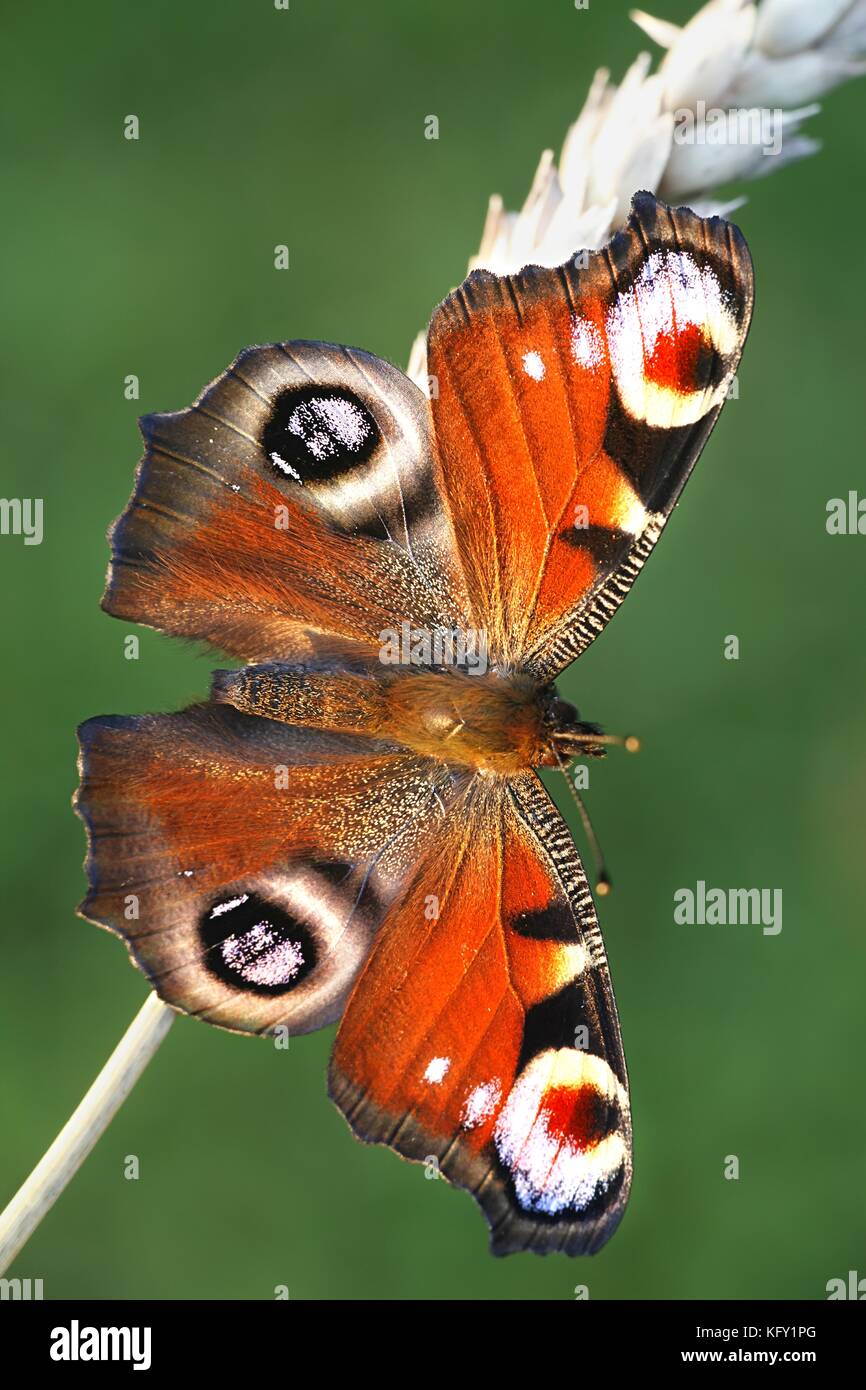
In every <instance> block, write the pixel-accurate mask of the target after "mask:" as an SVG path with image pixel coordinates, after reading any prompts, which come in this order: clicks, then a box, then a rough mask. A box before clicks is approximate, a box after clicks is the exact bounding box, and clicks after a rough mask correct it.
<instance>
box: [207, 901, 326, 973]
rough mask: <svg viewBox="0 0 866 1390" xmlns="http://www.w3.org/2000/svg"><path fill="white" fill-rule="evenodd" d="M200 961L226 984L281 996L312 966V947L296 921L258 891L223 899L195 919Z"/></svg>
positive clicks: (309, 934) (308, 934)
mask: <svg viewBox="0 0 866 1390" xmlns="http://www.w3.org/2000/svg"><path fill="white" fill-rule="evenodd" d="M199 934H200V937H201V942H202V946H203V947H204V952H205V955H204V960H205V963H206V965H207V968H208V969H209V970H210V971H211V973H212V974H214V975H217V976H218V977H219V978H220V979H221V980H223V981H224V982H225V983H226V984H229V985H233V986H235V987H236V988H239V989H248V990H252V991H253V992H254V993H256V994H285V993H287V992H288V991H289V990H292V989H296V988H297V986H298V985H300V984H301V983H302V982H303V981H304V980H305V979H306V978H307V977H308V976H309V975H310V974H311V973H312V971H313V970H314V969H315V967H316V963H317V960H318V951H317V948H316V943H315V939H314V937H313V933H312V932H311V931H310V928H309V927H308V926H307V925H306V923H304V922H303V921H301V919H300V918H299V917H297V916H295V915H293V914H292V913H290V912H287V911H286V910H285V908H283V907H280V906H279V905H278V904H277V903H275V902H269V901H268V900H267V899H266V898H263V897H260V896H259V894H258V893H253V892H244V893H238V894H237V895H235V896H233V897H230V898H223V899H221V900H220V901H218V902H216V903H214V905H213V906H212V907H211V908H210V910H209V911H206V912H205V913H204V914H203V916H202V918H201V920H200V923H199Z"/></svg>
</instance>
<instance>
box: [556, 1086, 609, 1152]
mask: <svg viewBox="0 0 866 1390" xmlns="http://www.w3.org/2000/svg"><path fill="white" fill-rule="evenodd" d="M541 1113H542V1115H543V1116H544V1119H545V1120H546V1122H547V1126H548V1128H549V1130H550V1132H551V1134H555V1135H556V1136H557V1137H558V1138H560V1139H561V1140H562V1141H563V1142H565V1141H570V1142H571V1143H572V1144H574V1146H575V1148H577V1149H581V1150H583V1149H590V1148H592V1147H593V1145H595V1144H598V1143H599V1142H600V1141H601V1140H602V1139H603V1138H604V1137H605V1135H606V1134H607V1133H608V1132H609V1130H610V1128H611V1104H610V1100H609V1099H608V1098H607V1097H605V1096H603V1095H602V1094H601V1092H600V1091H598V1090H597V1089H596V1087H595V1086H552V1087H550V1089H549V1090H547V1091H545V1093H544V1099H543V1101H542V1104H541Z"/></svg>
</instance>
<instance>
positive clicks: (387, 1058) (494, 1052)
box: [330, 773, 631, 1255]
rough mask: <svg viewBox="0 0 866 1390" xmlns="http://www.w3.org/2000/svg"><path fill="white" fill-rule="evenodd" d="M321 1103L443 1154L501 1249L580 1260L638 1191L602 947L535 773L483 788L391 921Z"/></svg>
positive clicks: (373, 1129) (365, 1129)
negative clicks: (326, 1100) (327, 1098)
mask: <svg viewBox="0 0 866 1390" xmlns="http://www.w3.org/2000/svg"><path fill="white" fill-rule="evenodd" d="M330 1090H331V1095H332V1098H333V1099H334V1100H335V1101H336V1103H337V1104H338V1105H339V1107H340V1108H341V1110H342V1111H343V1113H344V1114H345V1116H346V1118H347V1119H348V1121H349V1123H350V1124H351V1126H352V1128H353V1130H354V1131H355V1133H356V1134H357V1135H358V1136H359V1137H360V1138H362V1139H365V1140H368V1141H372V1142H377V1143H384V1144H389V1145H390V1146H391V1147H392V1148H394V1149H396V1150H397V1151H398V1152H399V1153H401V1154H403V1155H405V1156H406V1157H407V1158H412V1159H417V1160H428V1159H431V1158H435V1159H436V1160H437V1162H438V1164H439V1166H440V1169H441V1171H442V1172H443V1173H444V1174H445V1176H446V1177H448V1178H449V1179H450V1180H451V1181H452V1182H454V1183H456V1184H457V1185H458V1186H460V1187H465V1188H468V1189H469V1190H470V1191H471V1192H472V1194H473V1196H474V1197H475V1198H476V1199H477V1200H478V1201H479V1202H480V1204H481V1206H482V1207H483V1209H484V1211H485V1214H486V1216H487V1219H488V1221H489V1222H490V1225H491V1228H492V1237H491V1239H492V1247H493V1250H494V1252H495V1253H496V1254H508V1253H512V1252H514V1251H518V1250H532V1251H535V1252H536V1253H539V1254H546V1253H549V1252H551V1251H564V1252H565V1253H567V1254H572V1255H575V1254H588V1253H591V1252H592V1251H594V1250H596V1249H598V1247H599V1246H600V1245H602V1244H603V1243H604V1241H606V1240H607V1239H608V1237H609V1236H610V1235H611V1234H612V1233H613V1231H614V1229H615V1227H616V1225H617V1223H618V1221H619V1219H620V1216H621V1215H622V1211H623V1208H624V1206H625V1203H626V1200H627V1197H628V1190H629V1184H630V1180H631V1124H630V1114H629V1099H628V1083H627V1077H626V1070H625V1061H624V1059H623V1053H622V1046H621V1042H620V1035H619V1026H618V1023H617V1016H616V1007H615V1004H614V999H613V992H612V990H611V985H610V978H609V975H608V971H607V964H606V961H605V956H604V948H603V945H602V941H601V936H600V933H599V929H598V923H597V921H596V917H595V912H594V910H593V905H592V898H591V895H590V892H589V889H588V887H587V884H586V879H585V877H584V874H583V870H582V867H581V864H580V860H579V859H578V856H577V853H576V851H575V849H574V846H573V844H572V842H571V839H570V836H569V834H568V831H567V829H566V827H565V825H564V824H563V822H562V821H561V819H560V817H559V815H558V814H557V812H556V810H555V808H554V807H553V805H552V804H551V803H550V801H549V799H548V797H547V795H546V793H545V792H544V790H543V788H542V787H541V785H540V783H539V782H538V780H537V778H536V776H535V774H534V773H526V774H525V775H523V776H520V777H518V778H515V779H513V780H511V781H509V782H507V783H506V782H504V781H499V780H497V781H495V782H489V781H487V780H486V779H477V780H476V781H475V782H473V783H472V784H471V786H470V787H469V788H468V789H467V791H466V793H465V800H464V801H463V803H462V804H461V803H457V804H455V806H454V809H453V811H452V813H451V814H450V815H449V817H448V819H447V821H446V822H445V823H444V824H443V826H442V829H441V838H440V839H439V840H438V841H437V842H436V844H435V845H433V846H432V847H431V849H430V852H429V854H428V857H427V858H426V860H425V861H424V862H423V863H422V864H421V866H420V868H419V869H418V871H417V874H416V876H415V879H414V881H413V882H412V884H411V886H410V887H409V888H408V889H405V890H404V891H403V892H401V895H400V901H399V902H395V903H394V904H393V905H392V907H391V909H390V910H389V912H388V914H387V915H386V918H385V921H384V923H383V927H382V930H381V933H380V935H379V937H378V939H377V943H376V945H375V946H374V948H373V951H372V953H371V956H370V959H369V962H368V964H367V966H366V968H365V970H364V973H363V974H362V976H361V978H360V979H359V981H358V983H357V985H356V987H355V989H354V992H353V994H352V996H351V999H350V1001H349V1004H348V1005H347V1008H346V1011H345V1014H344V1016H343V1021H342V1023H341V1025H340V1029H339V1032H338V1034H337V1040H336V1043H335V1046H334V1054H333V1059H332V1063H331V1075H330Z"/></svg>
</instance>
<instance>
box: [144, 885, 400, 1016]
mask: <svg viewBox="0 0 866 1390" xmlns="http://www.w3.org/2000/svg"><path fill="white" fill-rule="evenodd" d="M199 904H201V899H199ZM199 904H197V905H196V909H195V915H194V916H191V917H190V918H189V919H188V921H187V923H183V922H181V923H179V926H178V931H179V933H180V934H181V936H180V938H179V939H178V940H177V941H175V942H174V944H173V947H172V953H173V954H174V955H175V958H176V956H177V955H183V956H184V957H185V959H184V963H183V965H182V966H180V967H178V966H176V965H173V964H172V963H171V961H170V960H169V961H167V962H166V963H167V964H168V965H169V969H170V972H171V977H172V981H173V984H174V986H175V988H176V990H177V992H178V993H179V994H181V995H183V994H184V992H185V991H186V992H187V994H188V995H195V996H196V997H197V999H201V1000H202V1001H203V1002H204V1007H202V1005H201V1004H197V1006H196V1007H197V1012H199V1013H200V1014H202V1016H206V1017H208V1018H211V1019H212V1020H213V1021H215V1022H220V1020H221V1015H222V1013H223V1012H225V1013H226V1014H231V1015H232V1017H233V1018H236V1019H238V1020H243V1022H242V1025H241V1026H244V1027H250V1028H251V1029H252V1028H253V1027H255V1030H256V1031H258V1030H260V1029H261V1027H262V1026H264V1025H266V1024H269V1023H273V1022H280V1023H284V1024H286V1026H287V1027H288V1028H289V1031H290V1032H293V1033H305V1032H309V1031H311V1030H312V1029H313V1028H321V1027H323V1026H324V1025H325V1024H327V1023H332V1022H333V1021H334V1019H336V1018H338V1017H339V1016H340V1013H341V1012H342V1008H343V1005H344V1003H345V1000H346V998H347V996H348V993H349V991H350V989H351V987H352V985H353V984H354V981H355V977H356V975H357V973H358V971H359V970H360V968H361V966H362V964H363V962H364V960H365V959H366V957H367V954H368V952H369V949H370V942H371V939H372V935H373V932H374V931H375V929H376V927H377V926H378V922H379V920H380V916H381V904H380V902H379V900H378V895H377V893H376V892H375V890H374V888H373V886H372V885H371V884H370V883H369V882H368V880H367V878H366V876H365V874H364V872H363V870H362V869H361V868H359V867H357V866H353V865H351V864H345V863H340V862H337V861H331V860H315V861H309V862H300V861H297V862H294V863H290V864H287V865H286V866H284V867H283V868H281V869H272V870H268V871H267V872H266V873H262V874H258V875H256V876H255V877H251V878H249V879H246V880H241V881H239V882H236V883H234V884H231V885H230V886H228V887H226V888H225V889H223V890H222V891H221V893H220V895H219V897H216V898H214V897H211V898H209V899H208V900H206V901H205V903H204V904H201V905H199ZM191 937H194V939H195V943H196V946H197V948H198V949H197V951H195V956H194V958H193V957H192V955H191V952H190V946H191V945H192V941H191ZM181 938H182V939H181ZM160 939H162V940H164V938H156V940H160ZM167 944H168V943H166V946H167ZM156 963H157V965H158V962H156ZM210 1001H212V1002H210Z"/></svg>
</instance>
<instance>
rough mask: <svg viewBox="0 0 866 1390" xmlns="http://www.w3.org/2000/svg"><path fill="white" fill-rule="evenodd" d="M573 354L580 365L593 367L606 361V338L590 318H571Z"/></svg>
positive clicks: (575, 316)
mask: <svg viewBox="0 0 866 1390" xmlns="http://www.w3.org/2000/svg"><path fill="white" fill-rule="evenodd" d="M571 355H572V357H573V358H574V360H575V362H577V364H578V366H580V367H586V368H588V369H590V370H591V369H592V368H593V367H598V366H599V365H600V364H601V363H602V362H603V361H604V340H603V338H602V336H601V333H600V332H599V330H598V328H597V327H596V326H595V324H594V323H593V322H592V321H591V320H590V319H582V318H578V316H577V314H575V315H574V317H573V318H572V320H571Z"/></svg>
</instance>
